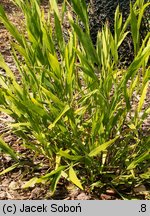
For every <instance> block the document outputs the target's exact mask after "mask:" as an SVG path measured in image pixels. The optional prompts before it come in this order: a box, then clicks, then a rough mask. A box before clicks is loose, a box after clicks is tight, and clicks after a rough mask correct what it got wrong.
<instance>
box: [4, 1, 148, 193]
mask: <svg viewBox="0 0 150 216" xmlns="http://www.w3.org/2000/svg"><path fill="white" fill-rule="evenodd" d="M13 2H14V3H15V4H16V5H17V6H18V7H19V8H20V9H21V10H22V12H23V14H24V17H25V30H26V33H25V34H24V33H21V32H19V30H18V29H17V27H15V26H14V25H13V24H12V23H11V21H10V20H9V19H8V17H7V16H6V14H5V12H4V9H3V8H2V6H0V20H1V22H2V23H3V24H4V26H5V28H6V29H7V30H8V31H9V33H10V34H11V37H12V41H11V47H12V56H13V59H14V63H15V65H16V68H17V70H18V73H19V75H20V79H19V82H18V81H17V78H16V75H15V74H14V73H13V72H12V71H11V69H10V68H9V66H8V65H7V64H6V63H5V61H4V58H3V56H2V55H0V67H1V68H2V69H3V70H4V71H5V74H6V75H5V76H4V75H0V111H1V112H4V113H6V114H7V115H9V116H11V117H12V119H13V121H12V122H11V123H9V127H11V130H12V131H13V133H15V134H16V136H17V137H19V138H21V139H22V145H23V146H25V147H26V149H30V150H31V151H33V153H34V155H35V157H38V156H39V155H41V154H42V155H43V156H44V157H45V158H47V159H48V161H49V164H50V165H49V166H50V167H49V169H48V170H47V172H46V173H45V175H43V176H41V177H39V178H37V177H34V178H32V179H31V180H30V181H29V182H27V183H26V184H25V185H24V186H23V187H24V188H26V187H30V186H31V185H33V183H34V184H35V183H45V182H50V186H51V191H52V193H54V192H55V190H56V187H57V183H58V182H59V180H60V179H61V178H65V179H67V180H68V181H70V182H72V183H73V184H75V185H76V186H77V187H79V188H80V189H84V188H85V186H88V187H90V188H91V190H92V189H93V188H94V187H100V186H101V185H105V184H111V185H113V186H116V185H119V184H122V183H130V184H132V183H133V184H134V183H136V182H142V181H145V179H148V175H149V174H148V163H149V162H150V137H149V136H148V135H147V134H148V131H147V133H145V135H143V131H142V125H143V122H144V120H145V119H146V118H148V115H149V113H150V107H146V108H144V109H143V105H144V101H145V98H146V95H147V91H148V86H149V78H150V68H149V53H150V32H148V34H147V35H146V37H145V39H144V40H143V41H142V43H140V41H141V40H140V34H139V31H140V24H141V20H142V16H143V12H144V10H145V9H146V7H148V6H149V5H150V3H146V4H144V1H140V0H137V1H136V2H135V4H134V5H132V4H130V14H129V16H128V18H127V20H126V22H125V23H124V24H123V22H122V20H123V18H122V14H121V13H120V11H119V6H118V7H117V9H116V12H115V17H114V33H113V34H112V33H111V31H110V29H109V23H108V22H107V23H106V24H105V25H104V26H103V28H102V29H101V31H99V32H98V35H97V43H96V46H95V45H94V44H93V43H92V39H91V37H90V29H89V19H88V12H87V7H86V4H85V2H84V1H83V0H82V1H79V0H72V1H71V3H70V2H67V0H65V1H64V2H63V3H62V9H61V11H60V10H59V9H58V3H57V1H56V0H50V2H49V11H48V16H47V17H46V16H45V14H44V11H43V10H42V9H41V8H40V3H39V2H38V1H36V0H25V1H22V0H13ZM66 19H67V20H68V22H69V28H68V29H67V30H66V29H65V27H64V22H65V21H66ZM52 20H53V21H52ZM81 24H82V25H81ZM128 34H131V35H132V39H133V44H134V55H135V56H134V60H133V61H132V63H131V64H130V65H129V67H128V68H123V67H122V68H121V67H120V66H119V62H120V58H121V57H120V55H119V54H118V49H119V47H120V46H121V45H122V42H123V41H124V39H125V37H126V36H127V35H128ZM20 57H21V58H20ZM20 59H21V60H20ZM135 98H136V99H137V98H138V99H137V100H136V103H135V104H133V101H134V99H135ZM133 105H134V108H133ZM0 149H1V150H2V151H3V152H4V153H6V154H9V155H10V156H11V157H12V158H13V160H14V161H16V163H15V164H13V166H12V167H9V168H8V169H7V170H4V171H3V172H2V173H1V175H2V174H4V173H6V172H7V171H10V170H12V169H14V168H16V167H17V166H18V167H19V164H20V161H21V158H22V155H21V154H19V153H17V152H16V151H15V150H14V149H12V147H11V146H10V145H8V144H7V143H5V142H4V140H3V135H2V137H1V138H0Z"/></svg>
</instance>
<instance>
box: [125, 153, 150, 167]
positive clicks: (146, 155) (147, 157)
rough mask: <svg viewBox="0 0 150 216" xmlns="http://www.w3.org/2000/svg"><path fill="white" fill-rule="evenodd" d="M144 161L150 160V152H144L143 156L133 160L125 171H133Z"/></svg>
mask: <svg viewBox="0 0 150 216" xmlns="http://www.w3.org/2000/svg"><path fill="white" fill-rule="evenodd" d="M146 159H150V150H147V151H146V152H144V153H143V154H141V155H140V156H138V157H137V158H135V160H134V161H132V162H131V163H130V164H129V166H128V167H127V170H132V169H134V168H135V167H136V166H137V165H139V164H140V163H142V162H143V161H144V160H146Z"/></svg>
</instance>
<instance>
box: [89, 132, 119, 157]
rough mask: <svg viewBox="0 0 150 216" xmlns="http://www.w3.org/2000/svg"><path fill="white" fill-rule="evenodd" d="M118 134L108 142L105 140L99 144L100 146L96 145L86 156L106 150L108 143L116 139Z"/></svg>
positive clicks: (110, 143) (92, 155)
mask: <svg viewBox="0 0 150 216" xmlns="http://www.w3.org/2000/svg"><path fill="white" fill-rule="evenodd" d="M118 137H119V136H117V137H115V138H114V139H112V140H109V141H108V142H105V143H103V144H101V145H100V146H98V147H97V148H95V149H93V150H92V151H91V152H90V153H89V154H88V156H89V157H94V156H96V155H98V154H99V153H100V152H102V151H104V150H106V149H107V148H108V147H109V146H110V145H112V144H113V143H114V142H115V141H116V140H117V139H118Z"/></svg>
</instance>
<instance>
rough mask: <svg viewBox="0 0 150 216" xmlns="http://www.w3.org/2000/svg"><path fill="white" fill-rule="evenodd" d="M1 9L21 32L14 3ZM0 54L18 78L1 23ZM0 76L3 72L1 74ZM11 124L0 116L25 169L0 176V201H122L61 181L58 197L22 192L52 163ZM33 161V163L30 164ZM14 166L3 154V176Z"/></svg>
mask: <svg viewBox="0 0 150 216" xmlns="http://www.w3.org/2000/svg"><path fill="white" fill-rule="evenodd" d="M1 5H3V6H4V8H5V11H6V12H7V15H8V17H9V19H10V20H11V21H12V22H13V23H14V24H15V25H16V26H17V27H18V28H20V30H21V31H22V26H23V22H24V17H23V15H22V13H21V11H20V10H19V9H18V8H17V7H16V6H15V5H13V4H12V3H11V1H10V0H1ZM42 7H43V8H44V9H45V10H47V1H44V2H43V5H42ZM0 52H1V53H2V55H3V56H4V58H5V61H6V62H7V64H8V65H9V67H10V68H11V69H12V71H13V72H14V73H16V74H17V70H16V68H15V66H14V64H13V60H12V57H11V46H10V35H9V33H8V32H7V30H6V29H5V28H4V26H3V25H2V23H0ZM0 73H3V74H4V72H3V71H2V70H0ZM149 89H150V88H149ZM148 92H149V93H148V95H147V101H146V104H149V99H150V90H149V91H148ZM9 121H11V119H10V117H9V116H7V115H5V114H3V113H0V135H2V134H4V140H5V141H6V142H7V143H9V145H11V146H12V147H13V148H14V149H15V150H16V151H17V152H19V153H21V154H22V155H23V160H24V163H25V165H23V166H21V165H20V167H19V168H16V169H14V170H13V171H12V172H9V173H7V174H5V175H2V176H0V200H7V199H9V200H15V199H18V200H27V199H34V200H35V199H38V200H42V199H60V200H63V199H64V200H75V199H77V200H89V199H91V200H93V199H99V200H112V199H122V198H121V196H120V195H119V194H118V193H117V191H115V189H113V188H110V187H105V188H103V189H98V190H97V191H95V192H93V193H91V192H89V189H88V188H87V189H86V190H85V191H81V190H79V189H78V188H76V187H75V186H73V185H71V184H69V183H68V182H66V181H64V180H63V179H62V181H61V182H60V183H59V184H58V187H57V190H56V193H55V194H54V195H53V196H52V194H51V192H50V185H49V183H47V184H45V185H42V184H38V185H36V186H34V185H33V187H31V188H28V189H22V186H23V185H24V184H25V183H26V182H27V181H28V180H30V179H31V178H32V177H40V176H41V175H43V174H44V173H45V172H46V171H47V170H48V168H49V162H48V161H47V160H46V159H45V158H44V157H43V156H42V155H41V156H39V157H38V159H37V158H34V155H33V153H32V152H31V151H29V150H26V149H25V148H24V147H22V145H21V140H20V139H18V138H17V137H16V136H15V135H14V134H12V133H11V131H10V129H9V128H8V127H7V126H6V122H7V123H8V122H9ZM149 125H150V118H149V119H147V122H146V123H145V125H144V126H143V127H145V130H146V131H147V129H148V127H149ZM31 159H32V160H31ZM13 164H14V162H13V160H12V159H11V158H10V157H9V156H8V155H5V154H2V153H0V172H1V171H3V170H5V169H6V168H8V167H10V166H12V165H13ZM125 195H126V197H130V196H132V197H133V196H137V197H138V198H139V199H149V196H150V194H149V192H148V187H146V186H145V185H140V186H138V187H137V188H134V189H131V188H130V189H129V190H128V191H126V192H125Z"/></svg>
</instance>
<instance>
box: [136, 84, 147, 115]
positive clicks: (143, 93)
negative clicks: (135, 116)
mask: <svg viewBox="0 0 150 216" xmlns="http://www.w3.org/2000/svg"><path fill="white" fill-rule="evenodd" d="M148 86H149V82H147V83H146V84H145V86H144V88H143V90H142V94H141V97H140V100H139V103H138V108H137V111H138V112H140V111H141V109H142V106H143V103H144V100H145V98H146V94H147V89H148Z"/></svg>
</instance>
